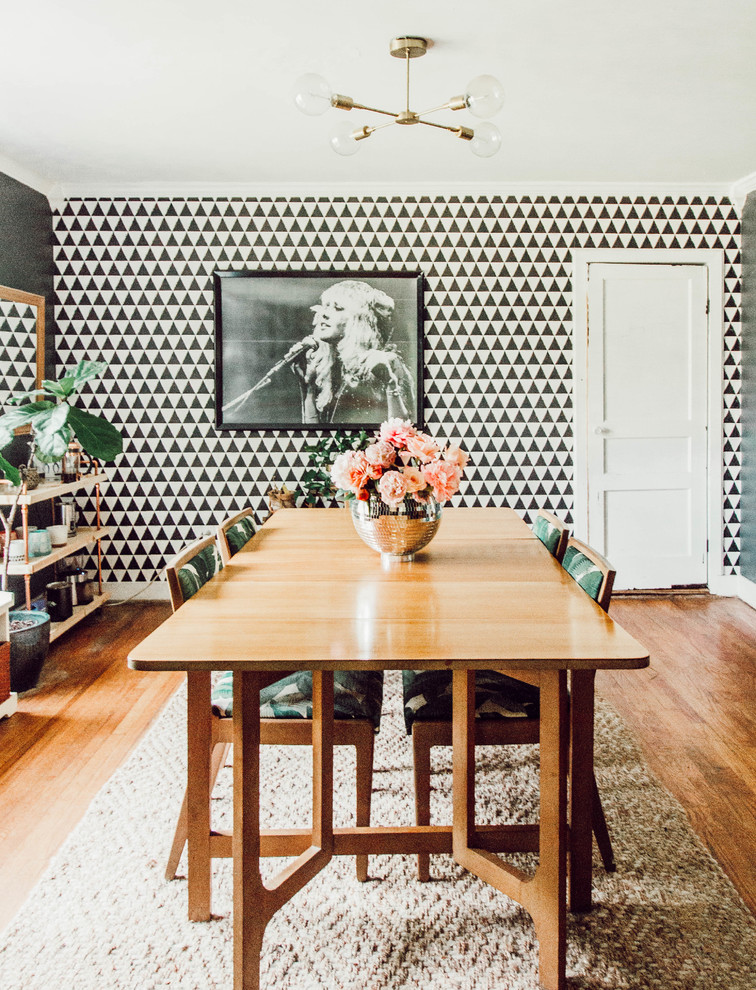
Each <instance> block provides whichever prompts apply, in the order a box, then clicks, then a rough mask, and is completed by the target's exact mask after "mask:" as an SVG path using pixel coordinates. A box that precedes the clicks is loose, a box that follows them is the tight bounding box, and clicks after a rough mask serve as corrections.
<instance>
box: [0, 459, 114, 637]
mask: <svg viewBox="0 0 756 990" xmlns="http://www.w3.org/2000/svg"><path fill="white" fill-rule="evenodd" d="M103 481H107V474H106V473H105V472H104V471H98V472H97V473H90V474H84V475H82V476H81V477H80V478H78V479H77V480H76V481H70V482H66V483H65V484H63V483H62V482H59V483H50V482H43V483H42V484H40V485H38V486H37V487H36V488H33V489H32V490H31V491H25V490H24V491H22V492H21V495H20V496H19V497H18V504H19V505H20V506H21V518H22V527H23V533H24V555H25V558H26V559H25V560H24V561H14V562H13V563H9V565H8V574H9V575H15V576H22V577H23V578H24V584H25V588H26V607H27V609H28V608H31V590H30V579H31V575H32V574H34V573H36V572H37V571H41V570H43V569H44V568H45V567H50V566H51V565H52V564H55V563H57V562H58V561H60V560H64V559H65V558H66V557H70V556H71V554H74V553H77V552H78V551H79V550H83V549H84V548H85V547H88V546H92V545H93V544H96V545H97V583H98V594H96V595H95V597H94V598H93V600H92V601H91V602H89V603H88V604H86V605H76V606H74V611H73V615H72V616H71V617H70V618H69V619H65V620H64V621H63V622H53V623H51V625H50V640H51V641H53V640H55V639H57V638H58V637H59V636H62V635H63V633H64V632H66V631H67V630H68V629H70V628H71V627H72V626H75V625H76V623H77V622H80V621H81V620H82V619H83V618H84V617H85V616H87V615H89V614H90V613H91V612H94V611H95V609H98V608H99V607H100V606H101V605H102V604H103V603H104V602H106V601H107V600H108V598H109V597H110V596H109V595H108V594H107V593H104V592H103V590H102V552H101V549H100V541H101V540H102V539H103V537H105V536H107V535H108V534H109V530H108V528H107V526H102V525H101V524H100V485H101V484H102V482H103ZM88 488H94V489H95V504H96V514H97V519H96V525H95V526H93V527H92V526H80V527H79V528H78V530H77V532H76V535H75V536H72V537H69V539H68V540H67V541H66V543H65V545H64V546H61V547H54V548H53V550H52V552H51V553H48V554H45V556H44V557H30V556H29V506H30V505H36V504H39V503H41V502H52V501H53V499H56V498H60V496H62V495H74V494H76V492H80V491H85V490H86V489H88ZM16 495H17V493H16V492H7V491H2V493H0V506H11V505H13V503H14V501H15V499H16Z"/></svg>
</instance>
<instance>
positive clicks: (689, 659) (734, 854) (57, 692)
mask: <svg viewBox="0 0 756 990" xmlns="http://www.w3.org/2000/svg"><path fill="white" fill-rule="evenodd" d="M169 611H170V609H169V606H168V605H167V604H163V603H130V604H126V605H116V606H114V607H109V608H105V609H103V610H101V611H100V612H98V613H95V614H94V615H92V616H91V617H90V618H88V619H87V620H85V621H84V622H83V623H82V624H81V625H80V626H77V627H76V628H75V629H74V630H72V631H71V632H70V633H69V634H68V635H67V636H65V637H63V638H62V640H59V641H58V642H56V643H55V644H54V645H53V647H52V648H51V651H50V657H49V659H48V661H47V663H46V665H45V669H44V671H43V680H42V682H41V684H40V686H39V687H38V688H37V689H36V690H35V691H32V692H29V693H27V694H26V695H25V696H24V697H23V698H22V699H21V700H20V704H19V711H18V712H17V713H16V714H15V715H14V716H12V717H11V718H10V719H6V720H3V721H0V890H2V891H3V897H2V898H0V929H1V928H2V927H4V926H5V925H6V924H7V922H8V921H9V920H10V919H11V918H12V916H13V915H14V914H15V912H16V911H17V909H18V907H20V905H21V903H22V901H23V900H24V898H25V897H26V895H27V894H28V892H29V891H30V890H31V889H32V887H33V886H34V884H35V883H36V882H37V880H38V879H39V877H40V875H41V874H42V872H43V871H44V869H45V866H46V864H47V863H48V862H49V859H50V858H51V857H52V856H53V855H54V853H55V852H56V850H57V849H58V848H59V846H60V844H61V843H62V841H63V840H64V839H65V837H66V835H67V834H68V833H69V832H70V830H71V829H72V828H73V827H74V825H75V824H76V822H77V821H78V820H79V819H80V818H81V816H82V815H83V814H84V812H85V811H86V809H87V806H88V804H89V802H90V801H91V799H92V797H94V795H95V794H96V793H97V791H98V790H99V789H100V787H101V786H102V785H103V784H104V783H105V781H106V780H107V779H108V778H109V777H110V775H111V774H112V773H113V771H114V770H115V769H116V768H117V767H118V766H119V765H120V764H121V763H122V762H123V761H124V759H125V758H126V756H127V755H128V753H129V752H130V751H131V749H132V748H133V746H134V745H135V744H136V743H137V742H138V741H139V739H140V738H141V737H142V735H143V734H144V732H145V731H146V730H147V728H149V726H150V725H151V724H152V722H153V721H154V719H155V718H156V716H157V715H158V714H159V713H160V711H161V710H162V708H163V706H164V704H165V702H166V701H167V700H168V698H169V697H170V696H171V695H172V693H173V692H174V691H175V689H176V688H177V687H178V686H179V684H180V683H181V678H182V676H183V675H181V674H168V673H166V674H147V673H138V672H136V671H131V670H128V668H127V667H126V660H125V658H126V655H127V653H128V651H129V649H130V648H131V646H132V644H134V643H137V642H139V641H140V640H141V639H143V638H144V637H145V636H146V635H147V633H148V632H150V631H151V630H152V629H153V628H154V627H155V626H157V625H158V624H159V623H160V622H162V621H163V619H164V618H165V617H166V616H167V615H168V614H169ZM611 612H612V615H613V616H614V618H615V619H616V620H617V621H618V622H620V623H621V624H622V625H623V626H624V627H625V628H626V629H627V630H628V631H629V632H630V633H632V634H633V635H634V636H635V637H636V638H637V639H639V640H640V641H641V642H642V643H644V644H645V645H646V646H647V647H648V649H649V651H650V653H651V667H650V669H649V670H647V671H624V672H622V671H618V672H616V673H613V674H609V673H607V672H605V671H601V672H600V673H599V675H598V678H597V685H598V691H599V693H600V694H601V695H603V696H604V697H605V698H607V699H608V700H609V701H610V702H611V703H612V704H613V705H614V706H615V707H616V708H617V709H618V710H619V711H620V712H621V714H622V716H623V717H624V719H625V721H626V722H627V724H628V725H629V726H630V728H631V730H632V731H633V732H634V734H635V736H636V739H637V740H638V741H639V743H640V745H641V747H642V749H643V751H644V754H645V756H646V759H647V761H648V763H649V766H650V767H651V770H652V771H653V773H654V774H656V776H657V777H658V778H659V779H660V780H661V781H662V783H663V784H664V785H665V786H666V787H667V788H668V789H669V790H670V791H672V793H674V794H675V795H676V797H677V798H678V799H679V800H680V801H681V802H682V804H683V805H684V807H685V808H686V810H687V813H688V816H689V818H690V820H691V823H692V825H693V827H694V829H695V830H696V832H697V833H698V834H699V835H700V836H701V838H702V839H703V841H704V842H705V843H706V844H707V845H708V847H709V848H710V849H711V850H712V852H713V853H714V855H715V856H716V857H717V859H718V860H719V862H720V863H721V864H722V866H723V868H724V869H725V870H726V872H727V873H728V874H729V876H730V877H731V879H732V880H733V882H734V883H735V886H736V887H737V888H738V890H739V891H740V893H741V895H742V897H743V899H744V900H745V902H746V903H747V904H748V905H749V907H750V908H751V910H753V911H754V912H755V913H756V815H755V813H754V809H756V703H755V702H756V612H755V611H753V610H752V609H751V608H749V607H748V606H747V605H745V604H744V603H743V602H740V601H738V600H736V599H729V598H715V597H711V596H705V595H694V596H670V597H659V596H649V597H647V598H641V597H632V598H631V597H624V596H619V595H618V596H616V597H615V600H614V602H613V603H612V609H611ZM611 825H612V823H611V822H610V827H611ZM615 827H616V826H615ZM166 841H167V840H166Z"/></svg>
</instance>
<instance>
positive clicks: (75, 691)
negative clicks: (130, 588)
mask: <svg viewBox="0 0 756 990" xmlns="http://www.w3.org/2000/svg"><path fill="white" fill-rule="evenodd" d="M169 614H170V606H169V605H168V603H167V602H166V603H162V602H160V603H145V604H131V603H130V604H124V605H114V606H106V607H105V608H102V609H100V610H99V611H98V612H95V613H93V614H92V615H91V616H89V617H88V618H87V619H84V620H83V621H82V622H81V623H80V624H79V625H78V626H76V627H75V628H74V629H72V630H71V631H70V632H69V633H67V634H66V635H65V636H63V637H61V638H60V639H59V640H57V641H56V642H55V643H53V644H52V646H51V647H50V653H49V655H48V658H47V660H46V661H45V666H44V668H43V671H42V678H41V680H40V683H39V685H38V686H37V688H35V689H34V690H33V691H28V692H26V693H25V694H24V695H23V696H22V697H21V698H19V706H18V711H17V712H16V713H15V714H14V715H12V716H11V717H10V718H8V719H3V720H2V721H0V890H2V892H3V895H2V897H0V929H2V928H3V927H4V926H5V925H6V924H7V923H8V921H9V920H10V919H11V918H12V917H13V915H14V914H15V913H16V911H17V910H18V908H19V907H20V906H21V904H22V903H23V901H24V899H25V898H26V896H27V894H28V893H29V891H30V890H31V889H32V887H33V886H34V885H35V883H36V882H37V880H38V879H39V877H40V876H41V874H42V873H43V871H44V869H45V867H46V866H47V864H48V862H49V861H50V858H51V857H52V856H53V855H54V854H55V852H56V851H57V850H58V848H59V846H60V845H61V843H62V842H63V840H64V839H65V838H66V836H67V835H68V833H69V832H70V831H71V829H72V828H73V827H74V826H75V825H76V823H77V822H78V821H79V819H80V818H81V817H82V815H83V814H84V812H85V811H86V809H87V807H88V805H89V802H90V801H91V800H92V798H93V797H94V796H95V794H96V793H97V792H98V791H99V789H100V788H101V787H102V785H103V784H104V783H105V782H106V781H107V780H108V778H109V777H110V776H111V775H112V774H113V772H114V771H115V770H116V769H117V768H118V767H119V766H120V764H121V763H123V761H124V759H125V758H126V756H127V755H128V754H129V752H130V751H131V749H132V748H133V747H134V746H135V745H136V743H137V742H139V740H140V738H141V737H142V735H143V734H144V732H145V731H146V729H148V728H149V726H150V725H151V724H152V722H153V721H154V720H155V718H156V716H157V715H158V714H159V713H160V711H161V710H162V708H163V706H164V704H165V702H166V701H167V700H168V698H170V696H171V695H172V694H173V693H174V691H175V690H176V688H177V687H178V686H179V685H180V684H181V680H182V677H183V675H182V674H180V673H177V674H173V673H167V674H158V675H155V674H145V673H139V672H137V671H133V670H129V669H128V668H127V666H126V655H127V654H128V652H129V650H130V649H131V647H132V646H133V645H134V644H136V643H138V642H140V640H142V639H144V637H145V636H146V635H147V634H148V633H149V632H151V631H152V629H154V628H155V627H156V626H158V625H159V624H160V623H161V622H162V621H163V620H164V619H165V618H167V616H168V615H169Z"/></svg>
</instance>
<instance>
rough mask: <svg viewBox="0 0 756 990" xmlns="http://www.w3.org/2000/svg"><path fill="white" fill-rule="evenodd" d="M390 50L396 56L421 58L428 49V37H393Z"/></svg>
mask: <svg viewBox="0 0 756 990" xmlns="http://www.w3.org/2000/svg"><path fill="white" fill-rule="evenodd" d="M389 51H390V52H391V54H392V55H393V56H394V58H420V56H421V55H425V53H426V52H427V51H428V39H427V38H392V39H391V47H390V49H389Z"/></svg>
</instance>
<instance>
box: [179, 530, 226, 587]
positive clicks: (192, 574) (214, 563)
mask: <svg viewBox="0 0 756 990" xmlns="http://www.w3.org/2000/svg"><path fill="white" fill-rule="evenodd" d="M222 569H223V561H222V560H221V558H220V554H219V553H218V548H217V546H216V545H215V543H212V544H211V545H210V546H209V547H205V549H204V550H200V552H199V553H198V554H195V556H194V557H192V559H191V560H190V561H189V563H188V564H184V566H183V567H181V568H179V571H178V575H177V576H178V581H179V585H180V586H181V594H182V595H183V598H184V601H186V600H187V599H189V598H191V597H192V595H196V594H197V592H198V591H199V590H200V588H201V587H202V585H203V584H207V582H208V581H209V580H210V578H211V577H213V576H214V575H215V574H217V573H218V571H220V570H222Z"/></svg>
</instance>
